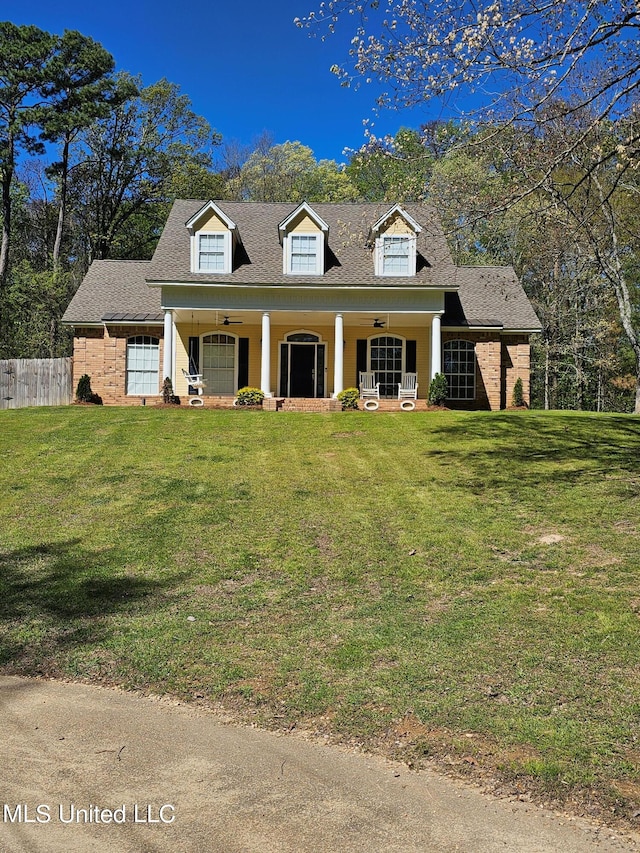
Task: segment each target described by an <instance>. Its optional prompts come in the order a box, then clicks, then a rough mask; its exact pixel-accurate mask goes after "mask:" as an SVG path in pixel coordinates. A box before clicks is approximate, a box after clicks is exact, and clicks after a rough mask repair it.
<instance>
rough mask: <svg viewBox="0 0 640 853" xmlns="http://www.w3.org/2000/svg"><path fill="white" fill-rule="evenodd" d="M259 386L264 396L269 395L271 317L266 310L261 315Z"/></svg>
mask: <svg viewBox="0 0 640 853" xmlns="http://www.w3.org/2000/svg"><path fill="white" fill-rule="evenodd" d="M260 388H261V390H262V391H264V395H265V397H270V396H271V317H270V315H269V313H268V312H267V311H265V312H264V314H263V315H262V364H261V367H260Z"/></svg>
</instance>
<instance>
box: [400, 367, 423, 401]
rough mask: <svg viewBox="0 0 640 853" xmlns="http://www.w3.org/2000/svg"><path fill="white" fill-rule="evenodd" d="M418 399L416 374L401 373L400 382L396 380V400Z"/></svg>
mask: <svg viewBox="0 0 640 853" xmlns="http://www.w3.org/2000/svg"><path fill="white" fill-rule="evenodd" d="M417 399H418V374H417V373H403V374H402V382H398V400H417Z"/></svg>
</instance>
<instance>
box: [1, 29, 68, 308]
mask: <svg viewBox="0 0 640 853" xmlns="http://www.w3.org/2000/svg"><path fill="white" fill-rule="evenodd" d="M55 46H56V39H55V36H52V35H50V34H49V33H46V32H44V31H43V30H40V29H38V28H37V27H33V26H20V27H19V26H16V25H15V24H12V23H10V22H9V21H3V22H0V187H1V191H2V244H1V245H0V303H1V302H2V293H3V290H4V287H5V285H6V281H7V270H8V266H9V247H10V242H11V210H12V204H11V203H12V195H11V193H12V186H13V181H14V175H15V167H16V156H17V151H18V150H19V149H20V148H24V149H25V150H27V151H29V152H31V153H35V152H38V151H42V144H41V143H39V141H38V140H37V138H36V137H34V135H33V133H32V131H31V127H32V124H33V122H34V119H35V110H36V108H37V106H38V103H39V99H40V98H41V96H42V86H43V84H44V81H45V80H46V78H47V71H48V67H49V63H50V60H51V57H52V56H53V53H54V50H55Z"/></svg>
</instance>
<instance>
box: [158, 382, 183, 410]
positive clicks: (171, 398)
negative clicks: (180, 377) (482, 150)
mask: <svg viewBox="0 0 640 853" xmlns="http://www.w3.org/2000/svg"><path fill="white" fill-rule="evenodd" d="M162 402H163V403H167V404H171V405H172V406H179V405H180V397H176V395H175V394H174V393H173V382H172V381H171V379H170V378H169V377H168V376H167V377H166V378H165V380H164V382H163V383H162Z"/></svg>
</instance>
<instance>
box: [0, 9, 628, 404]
mask: <svg viewBox="0 0 640 853" xmlns="http://www.w3.org/2000/svg"><path fill="white" fill-rule="evenodd" d="M596 119H597V120H596ZM639 120H640V116H638V112H637V110H635V109H629V110H625V111H623V112H621V114H619V115H615V116H605V117H603V116H597V117H595V118H594V109H593V108H592V107H590V106H589V105H582V106H581V107H580V109H574V110H568V109H567V102H566V101H563V100H562V99H561V98H560V97H557V98H551V97H549V98H548V99H547V100H546V101H545V103H544V110H539V111H538V112H537V113H536V114H535V115H531V116H529V120H528V121H527V122H519V123H518V122H514V121H508V120H504V119H500V118H499V117H497V116H495V117H494V119H493V120H492V121H491V122H487V123H485V124H480V123H477V122H475V123H471V122H462V121H460V122H433V123H429V124H426V125H424V126H422V127H420V128H413V129H411V128H401V129H400V130H399V131H398V132H397V133H396V134H395V136H394V137H391V138H385V139H376V138H374V137H373V136H369V138H368V140H367V143H366V144H365V145H364V146H363V147H362V148H361V149H359V150H357V151H351V152H349V153H348V154H347V156H346V162H345V163H344V164H338V163H336V162H335V161H333V160H317V159H316V158H315V156H314V154H313V151H312V150H311V149H310V148H309V147H308V146H305V145H304V144H302V143H301V142H299V141H288V142H284V143H280V144H278V143H276V142H275V141H274V140H273V139H272V138H270V137H269V136H268V135H267V134H263V135H262V136H261V137H259V138H258V139H257V140H255V142H254V143H253V144H252V145H251V146H241V145H240V144H238V143H235V142H233V141H231V140H222V139H221V137H220V135H219V134H217V133H216V132H215V131H214V130H213V129H212V128H211V127H210V126H209V124H208V123H207V121H206V120H205V119H204V118H202V117H201V116H198V115H196V114H195V113H194V111H193V110H192V105H191V102H190V100H189V98H188V97H187V96H186V95H184V94H182V93H181V92H180V90H179V87H178V86H177V85H175V84H173V83H170V82H169V81H167V80H160V81H158V82H156V83H154V84H152V85H148V86H145V85H143V83H142V81H141V80H140V79H139V78H136V77H133V76H131V75H130V74H127V73H124V72H119V71H117V70H116V68H115V63H114V61H113V58H112V57H111V55H110V54H109V53H108V52H107V51H106V50H105V49H104V48H103V47H102V46H101V45H99V44H97V43H96V42H94V41H93V40H92V39H90V38H88V37H86V36H83V35H81V34H80V33H77V32H69V31H66V32H65V33H64V34H63V35H62V36H54V35H51V34H48V33H44V32H43V31H41V30H37V29H36V28H34V27H18V26H15V25H13V24H10V23H8V22H5V23H4V24H0V169H1V182H2V210H1V218H2V246H1V250H0V358H1V357H18V356H19V357H40V356H55V355H62V354H68V353H69V352H70V336H69V331H68V330H66V329H64V328H63V327H61V326H60V322H59V320H60V317H61V316H62V313H63V312H64V310H65V308H66V305H67V304H68V302H69V300H70V298H71V296H72V295H73V293H74V292H75V289H76V288H77V286H78V284H79V282H80V281H81V279H82V277H83V275H84V274H85V272H86V270H87V269H88V266H89V265H90V263H91V262H92V261H93V260H94V259H100V258H148V257H150V256H151V254H152V253H153V250H154V247H155V244H156V242H157V239H158V237H159V234H160V232H161V230H162V226H163V224H164V221H165V219H166V216H167V214H168V210H169V207H170V205H171V202H172V201H173V199H175V198H202V199H209V198H217V199H223V200H224V199H228V200H254V201H288V202H292V203H295V202H297V201H301V200H303V199H306V200H308V201H310V202H314V201H315V202H319V201H332V202H350V201H359V200H368V201H388V202H390V203H391V202H395V201H414V200H416V201H422V200H427V201H430V202H432V203H433V204H434V205H435V206H436V207H437V209H438V210H439V212H440V214H441V216H442V218H443V223H444V226H445V229H446V233H447V235H448V238H449V241H450V246H451V249H452V253H453V255H454V258H455V260H456V261H457V262H459V263H471V264H481V265H490V264H503V263H510V264H513V266H514V267H515V269H516V271H517V273H518V274H519V275H520V277H521V279H522V281H523V284H524V286H525V289H526V290H527V292H528V294H529V296H530V297H531V299H532V301H533V303H534V306H535V308H536V310H537V312H538V315H539V317H540V319H541V321H542V325H543V333H542V335H540V336H534V368H533V377H532V379H533V399H534V403H535V405H537V406H546V407H549V408H583V409H597V410H629V409H633V407H634V406H636V407H638V406H639V405H640V402H639V401H640V392H639V391H638V388H639V387H640V369H639V367H638V365H640V345H639V335H640V332H639V329H640V323H639V322H638V312H639V309H640V298H639V291H638V274H639V269H640V265H639V263H638V261H639V258H640V245H639V241H640V222H639V214H638V205H637V197H638V194H639V193H640V175H639V174H638V169H637V168H635V166H634V164H635V163H636V162H637V160H636V159H635V158H636V156H637V155H636V146H635V140H636V139H637V137H638V124H639ZM560 151H562V152H564V156H562V157H558V152H560Z"/></svg>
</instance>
